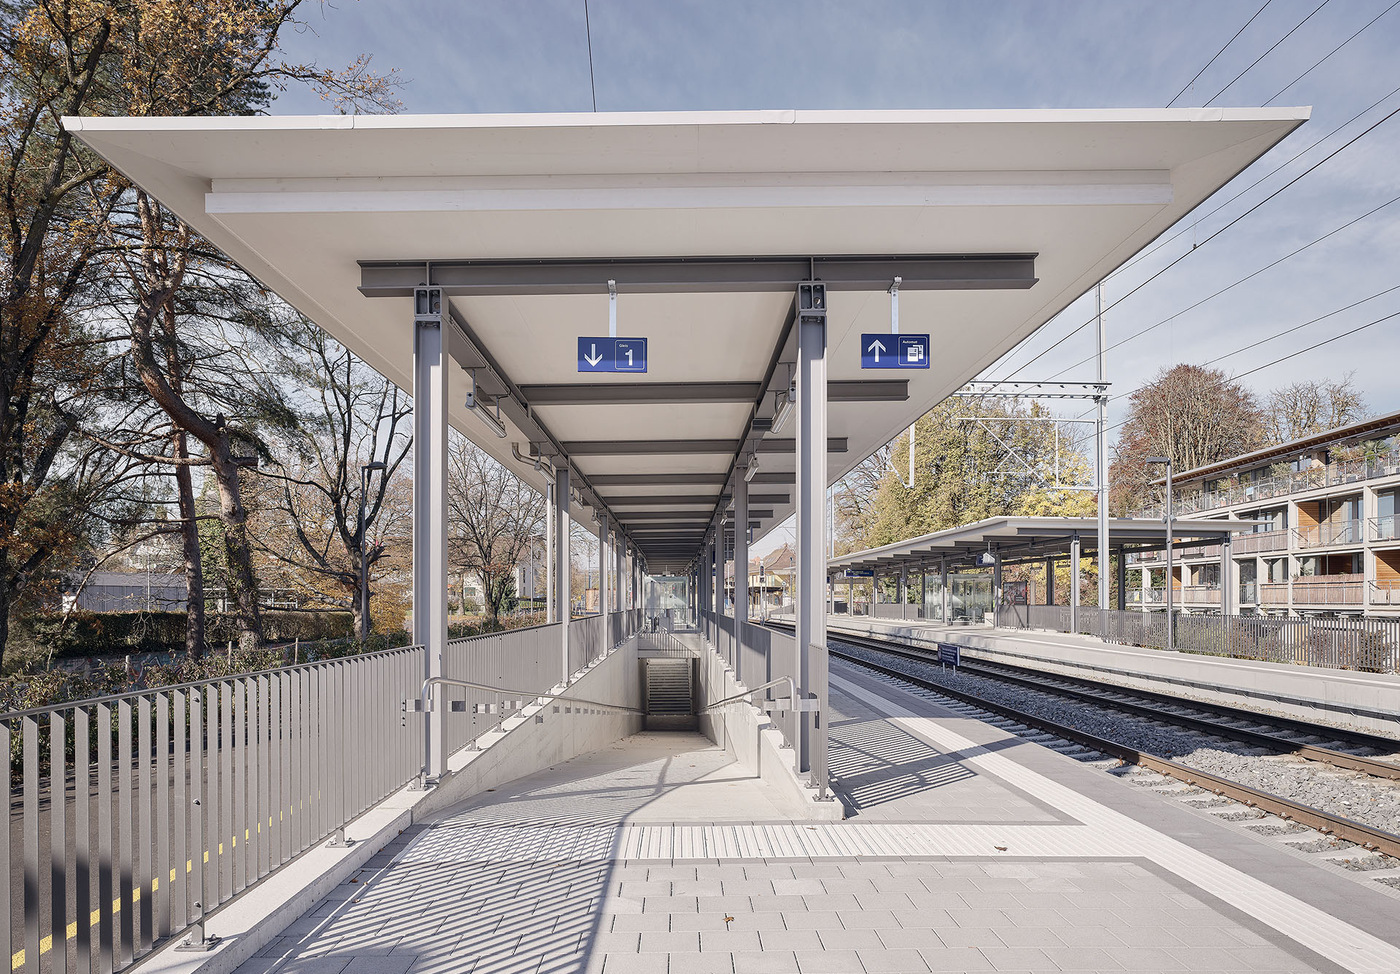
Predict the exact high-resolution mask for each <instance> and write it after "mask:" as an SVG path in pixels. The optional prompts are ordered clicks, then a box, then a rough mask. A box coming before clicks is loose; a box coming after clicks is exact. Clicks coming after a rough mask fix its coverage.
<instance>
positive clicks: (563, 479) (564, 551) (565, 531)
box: [553, 464, 573, 683]
mask: <svg viewBox="0 0 1400 974" xmlns="http://www.w3.org/2000/svg"><path fill="white" fill-rule="evenodd" d="M553 518H554V606H555V609H554V611H555V614H556V617H557V619H558V621H559V654H560V655H559V662H560V674H561V676H560V682H561V683H568V682H569V673H570V669H569V620H570V618H571V617H572V615H573V612H572V611H571V608H572V602H571V601H570V592H569V465H568V464H560V465H559V466H558V467H557V468H556V469H555V471H554V511H553Z"/></svg>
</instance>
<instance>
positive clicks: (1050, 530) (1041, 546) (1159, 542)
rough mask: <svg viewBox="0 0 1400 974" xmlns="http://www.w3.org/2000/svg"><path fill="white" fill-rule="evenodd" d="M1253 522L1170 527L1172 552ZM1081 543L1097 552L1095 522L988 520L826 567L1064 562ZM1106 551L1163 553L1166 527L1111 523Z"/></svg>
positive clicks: (1137, 521)
mask: <svg viewBox="0 0 1400 974" xmlns="http://www.w3.org/2000/svg"><path fill="white" fill-rule="evenodd" d="M1254 526H1255V522H1254V521H1240V520H1235V519H1225V518H1218V519H1209V520H1207V519H1204V518H1202V519H1199V520H1197V519H1192V520H1175V521H1173V522H1172V537H1173V538H1174V539H1175V543H1174V545H1173V548H1183V547H1187V546H1190V545H1200V544H1220V543H1221V542H1222V541H1226V540H1228V539H1229V538H1231V537H1232V536H1234V535H1236V534H1240V533H1242V532H1247V531H1251V530H1253V529H1254ZM1075 538H1078V539H1079V545H1080V551H1081V552H1083V553H1085V554H1087V553H1088V552H1091V551H1092V552H1097V551H1098V520H1097V519H1096V518H1092V517H989V518H985V519H983V520H981V521H974V522H973V523H971V524H964V525H962V526H960V527H956V528H948V529H947V530H944V531H935V532H934V533H932V534H925V535H921V536H920V537H917V538H910V539H909V540H908V541H899V542H896V543H895V544H888V545H884V546H882V547H879V548H867V549H865V550H864V551H853V552H851V553H850V554H848V555H842V556H841V557H839V558H832V559H830V560H829V561H828V562H827V569H828V571H830V572H831V573H832V574H833V575H839V574H842V573H844V572H848V571H872V570H873V571H877V572H879V571H885V570H892V569H899V568H901V567H904V568H910V567H916V566H921V565H937V564H939V563H940V561H942V560H944V559H946V560H947V563H948V566H949V567H950V568H951V567H953V566H955V565H971V564H973V563H974V562H975V560H976V558H977V556H978V555H981V554H983V553H984V552H989V551H990V552H991V553H992V554H993V555H995V556H997V557H998V558H1000V559H1001V563H1002V564H1003V565H1013V564H1016V563H1018V562H1027V561H1036V562H1040V561H1044V560H1045V559H1046V558H1068V557H1069V556H1070V546H1071V544H1072V542H1073V541H1074V539H1075ZM1108 538H1109V542H1108V543H1109V547H1110V548H1122V549H1123V551H1124V552H1125V553H1132V552H1137V551H1162V550H1164V549H1165V548H1166V547H1167V527H1166V524H1165V523H1164V522H1162V521H1159V520H1156V519H1153V518H1110V519H1109V522H1108Z"/></svg>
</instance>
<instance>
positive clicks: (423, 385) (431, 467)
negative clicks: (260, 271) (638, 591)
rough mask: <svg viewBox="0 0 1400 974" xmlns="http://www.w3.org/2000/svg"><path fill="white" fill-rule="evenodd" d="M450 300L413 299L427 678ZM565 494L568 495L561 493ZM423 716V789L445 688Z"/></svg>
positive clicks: (437, 660) (432, 291) (440, 617)
mask: <svg viewBox="0 0 1400 974" xmlns="http://www.w3.org/2000/svg"><path fill="white" fill-rule="evenodd" d="M446 305H447V299H446V297H445V296H444V295H443V294H442V292H441V290H440V289H438V288H419V289H418V290H417V291H416V292H415V294H414V296H413V442H414V443H415V444H416V445H415V447H414V450H413V641H414V642H416V643H418V644H420V645H422V646H423V647H424V650H423V659H424V672H423V676H424V678H425V679H428V680H431V679H434V678H437V677H441V676H442V675H443V656H444V653H445V652H446V650H447V572H448V564H447V433H448V419H447V380H448V354H447V335H446V330H447V329H446V327H445V326H446V324H447V321H446V311H447V308H446ZM566 496H567V495H566ZM432 692H433V701H434V706H433V709H432V710H431V711H429V712H428V713H427V714H425V715H424V718H425V719H424V721H423V726H424V729H425V730H424V738H423V745H424V750H423V774H424V779H425V780H424V784H425V785H427V784H428V783H429V782H434V781H438V780H440V779H441V778H442V776H443V775H445V774H446V773H447V749H446V738H445V737H444V735H443V711H444V710H445V709H446V708H445V707H444V706H443V701H442V688H441V686H440V685H434V688H433V691H432Z"/></svg>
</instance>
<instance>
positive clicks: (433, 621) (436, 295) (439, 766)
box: [413, 287, 448, 784]
mask: <svg viewBox="0 0 1400 974" xmlns="http://www.w3.org/2000/svg"><path fill="white" fill-rule="evenodd" d="M446 315H447V305H446V298H445V297H444V296H443V293H442V289H441V288H436V287H421V288H417V289H415V291H414V295H413V323H414V332H413V641H414V642H416V643H419V644H421V645H422V646H423V647H424V653H423V658H424V668H423V669H424V672H423V676H424V677H425V678H427V679H432V678H434V677H440V676H442V675H443V654H444V653H445V651H446V649H447V431H448V425H447V343H446V336H445V335H444V333H443V324H444V321H445V317H446ZM441 700H442V690H441V688H440V687H434V688H433V704H434V706H433V708H432V710H431V712H429V713H427V714H425V715H424V717H425V719H424V721H423V725H424V737H423V746H424V752H423V772H424V775H425V776H426V778H427V781H436V780H437V779H439V778H441V777H442V775H443V774H445V773H446V771H447V751H446V746H445V745H446V739H445V738H444V736H443V706H442V703H441ZM426 783H427V782H426V781H425V784H426Z"/></svg>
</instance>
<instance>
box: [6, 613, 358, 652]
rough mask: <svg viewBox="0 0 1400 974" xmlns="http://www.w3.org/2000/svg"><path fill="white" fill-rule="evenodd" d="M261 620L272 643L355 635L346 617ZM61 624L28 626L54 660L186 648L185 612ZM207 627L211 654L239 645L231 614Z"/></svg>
mask: <svg viewBox="0 0 1400 974" xmlns="http://www.w3.org/2000/svg"><path fill="white" fill-rule="evenodd" d="M262 620H263V632H264V635H265V636H266V637H267V641H268V642H270V643H289V642H293V641H295V640H298V639H299V640H302V641H303V642H307V641H311V640H318V639H344V638H347V637H349V636H351V635H352V634H353V633H354V617H353V616H352V615H351V614H350V613H349V612H345V611H333V612H306V611H303V610H298V609H264V610H263V613H262ZM62 622H63V617H62V616H59V615H44V616H40V617H38V618H34V619H30V620H27V623H28V624H27V625H26V626H25V630H26V632H25V636H27V637H28V639H29V640H30V641H31V642H33V643H35V644H36V645H37V646H39V647H40V648H42V649H43V650H45V651H46V652H47V651H48V650H50V649H52V651H53V655H54V656H55V657H73V656H103V655H111V654H116V653H160V652H175V651H179V650H182V649H184V648H185V632H186V629H187V619H186V616H185V613H183V612H74V613H73V615H72V616H71V617H69V619H68V624H67V625H66V626H65V625H62ZM204 624H205V633H206V636H205V640H206V642H207V644H208V647H209V649H210V650H211V651H213V650H217V649H219V648H221V647H223V646H224V645H226V644H227V643H228V642H229V641H230V640H232V641H234V642H236V641H237V640H238V620H237V618H236V617H235V616H234V615H232V614H231V613H227V612H210V613H208V614H207V615H206V616H205V617H204ZM60 629H61V631H60Z"/></svg>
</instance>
